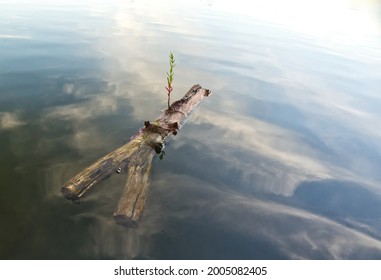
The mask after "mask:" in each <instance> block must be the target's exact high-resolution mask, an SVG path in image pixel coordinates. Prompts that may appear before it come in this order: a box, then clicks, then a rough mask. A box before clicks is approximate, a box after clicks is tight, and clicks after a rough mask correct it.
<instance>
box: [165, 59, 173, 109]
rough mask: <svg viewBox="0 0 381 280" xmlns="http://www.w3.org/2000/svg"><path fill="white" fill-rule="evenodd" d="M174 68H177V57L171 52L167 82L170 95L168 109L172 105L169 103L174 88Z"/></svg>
mask: <svg viewBox="0 0 381 280" xmlns="http://www.w3.org/2000/svg"><path fill="white" fill-rule="evenodd" d="M173 68H175V57H174V56H173V53H172V52H170V53H169V73H168V72H167V82H168V85H167V86H166V88H165V89H166V90H167V95H168V99H167V104H168V110H169V107H170V104H169V103H170V99H171V92H172V90H173V88H172V82H173Z"/></svg>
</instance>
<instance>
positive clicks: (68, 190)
mask: <svg viewBox="0 0 381 280" xmlns="http://www.w3.org/2000/svg"><path fill="white" fill-rule="evenodd" d="M61 193H62V194H63V196H64V197H65V198H66V199H69V200H73V201H74V200H78V189H77V188H76V187H75V186H74V185H72V184H69V185H65V186H63V187H62V188H61Z"/></svg>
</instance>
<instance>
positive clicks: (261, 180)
mask: <svg viewBox="0 0 381 280" xmlns="http://www.w3.org/2000/svg"><path fill="white" fill-rule="evenodd" d="M306 2H307V1H298V0H291V1H280V0H272V1H260V0H257V1H228V0H226V1H224V0H214V1H213V0H209V1H203V0H199V1H196V0H195V1H138V0H135V1H101V0H93V1H83V2H82V1H58V0H57V1H34V2H33V3H32V2H30V1H22V0H17V1H2V0H0V17H1V19H2V20H1V25H0V221H1V230H0V259H381V167H380V166H381V129H380V127H381V126H380V123H381V113H380V112H381V110H380V109H381V96H380V89H381V16H380V15H381V14H380V12H381V6H380V3H379V1H371V0H367V1H344V0H343V1H339V0H337V1H316V3H311V2H309V3H306ZM170 51H172V52H173V53H174V55H175V58H176V67H175V77H174V84H173V87H174V91H173V93H172V94H173V97H172V98H173V100H175V99H178V98H180V97H182V96H183V94H184V93H185V92H187V91H188V89H189V88H190V87H191V86H192V85H193V84H196V83H199V84H201V85H202V86H203V87H205V88H208V89H210V90H211V91H212V92H213V94H212V95H211V96H210V97H208V99H207V100H206V101H205V102H203V103H202V104H201V105H200V107H199V108H198V110H196V111H195V112H194V114H193V115H192V117H191V118H190V119H189V120H188V121H187V123H186V125H185V126H184V127H183V128H182V129H181V130H180V131H179V133H178V135H176V136H175V137H173V138H171V140H170V141H169V142H168V145H167V147H166V150H165V151H166V154H165V157H164V159H163V160H159V159H158V158H155V159H154V163H153V170H152V175H151V184H150V192H149V197H148V203H147V205H146V209H145V212H144V216H143V218H142V220H141V222H140V224H139V226H138V227H136V228H125V227H122V226H120V225H117V224H116V223H115V222H114V219H113V217H112V214H113V212H114V210H115V207H116V205H117V203H118V200H119V197H120V195H121V193H122V190H123V187H124V184H125V182H126V175H125V174H115V175H113V176H111V177H110V178H107V179H106V180H104V181H102V182H101V183H100V184H99V185H97V186H96V188H94V190H92V191H91V193H90V194H89V195H88V196H87V197H86V198H85V200H84V201H82V202H81V203H80V204H73V203H71V202H70V201H68V200H66V199H64V198H63V196H62V194H61V192H60V187H61V186H62V185H63V184H64V183H65V182H66V181H67V180H68V179H70V178H71V177H72V176H74V175H76V174H77V173H78V172H80V171H81V170H82V169H83V168H85V167H86V166H88V165H89V164H91V163H93V162H94V161H95V160H96V159H98V158H99V157H101V156H103V155H105V154H107V153H108V152H110V151H112V150H114V149H116V148H117V147H119V146H121V145H122V144H124V143H126V142H127V141H129V139H130V137H131V136H132V135H134V134H135V133H136V132H137V131H138V130H139V128H140V127H142V125H143V122H144V121H145V120H154V119H155V118H156V117H157V116H159V115H160V114H161V112H162V110H163V109H165V106H166V92H165V88H164V87H165V82H166V73H165V71H167V70H168V54H169V52H170Z"/></svg>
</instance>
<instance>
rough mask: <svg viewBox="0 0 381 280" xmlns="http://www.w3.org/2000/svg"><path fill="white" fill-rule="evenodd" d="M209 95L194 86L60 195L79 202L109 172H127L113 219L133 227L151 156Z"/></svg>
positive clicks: (143, 196) (145, 191)
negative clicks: (125, 181)
mask: <svg viewBox="0 0 381 280" xmlns="http://www.w3.org/2000/svg"><path fill="white" fill-rule="evenodd" d="M209 94H210V91H209V90H207V89H204V88H202V87H201V86H200V85H194V86H193V87H192V88H191V89H190V90H189V91H188V92H187V93H186V94H185V95H184V97H183V98H181V99H180V100H177V101H175V102H173V103H172V104H171V106H170V107H169V108H168V109H167V110H165V111H164V113H163V114H162V115H161V116H160V117H159V118H157V119H156V120H155V121H154V122H153V123H151V122H149V121H146V122H145V123H144V127H143V128H142V129H141V130H140V131H139V132H138V133H137V134H136V135H135V136H134V137H132V139H131V141H130V142H128V143H126V144H125V145H123V146H122V147H120V148H118V149H116V150H115V151H113V152H111V153H109V154H107V155H106V156H104V157H102V158H101V159H99V160H97V161H96V162H95V163H94V164H92V165H91V166H89V167H87V168H85V169H84V170H83V171H82V172H81V173H79V174H78V175H76V176H75V177H73V178H72V179H71V180H69V181H68V182H66V183H65V184H64V186H63V187H62V188H61V191H62V193H63V195H64V196H65V197H66V198H67V199H70V200H73V201H77V200H80V199H81V198H83V197H84V196H85V194H86V193H87V192H88V191H89V190H90V189H91V188H92V187H93V186H94V185H95V184H96V183H98V182H100V181H101V180H102V179H104V178H106V177H108V176H109V175H111V174H113V173H121V172H123V171H127V173H128V179H127V183H126V185H125V188H124V191H123V194H122V196H121V199H120V201H119V204H118V206H117V209H116V211H115V213H114V217H115V220H116V222H117V223H120V224H123V225H133V224H136V222H137V221H138V220H139V218H140V216H141V214H142V212H143V210H144V206H145V203H146V198H147V194H148V185H149V175H150V171H151V166H152V159H153V157H154V155H155V153H157V154H160V153H162V150H163V148H164V141H165V139H166V138H167V137H168V136H169V135H170V134H173V135H176V134H177V130H178V129H180V128H181V127H182V125H184V123H185V121H186V120H187V118H188V116H189V115H190V114H191V113H192V111H193V110H194V109H195V108H196V107H197V105H198V104H199V103H200V102H201V101H202V100H203V99H204V98H205V97H207V96H209Z"/></svg>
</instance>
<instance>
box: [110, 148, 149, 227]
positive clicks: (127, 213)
mask: <svg viewBox="0 0 381 280" xmlns="http://www.w3.org/2000/svg"><path fill="white" fill-rule="evenodd" d="M154 155H155V152H154V150H153V149H152V148H151V147H149V146H145V147H143V148H141V149H139V150H138V151H136V153H135V154H134V155H133V158H132V159H131V160H130V163H129V167H128V180H127V183H126V186H125V188H124V191H123V194H122V196H121V198H120V200H119V203H118V206H117V208H116V211H115V213H114V218H115V221H116V222H117V223H118V224H121V225H124V226H135V225H136V223H137V222H138V220H139V218H140V216H141V215H142V213H143V210H144V206H145V204H146V200H147V195H148V186H149V177H150V173H151V167H152V159H153V156H154Z"/></svg>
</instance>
